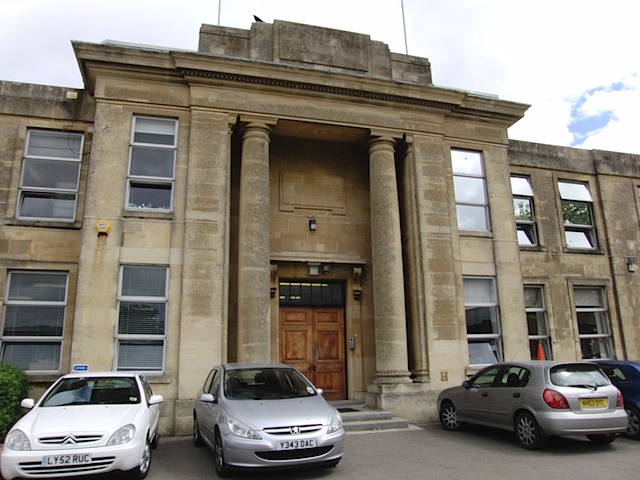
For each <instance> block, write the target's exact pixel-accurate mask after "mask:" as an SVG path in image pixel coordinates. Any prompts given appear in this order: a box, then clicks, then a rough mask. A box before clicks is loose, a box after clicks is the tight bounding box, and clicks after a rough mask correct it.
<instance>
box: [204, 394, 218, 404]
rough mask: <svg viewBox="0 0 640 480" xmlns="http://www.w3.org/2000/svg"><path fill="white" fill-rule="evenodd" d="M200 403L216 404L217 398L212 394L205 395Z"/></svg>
mask: <svg viewBox="0 0 640 480" xmlns="http://www.w3.org/2000/svg"><path fill="white" fill-rule="evenodd" d="M200 401H201V402H204V403H216V398H215V397H214V396H213V395H212V394H211V393H203V394H202V395H200Z"/></svg>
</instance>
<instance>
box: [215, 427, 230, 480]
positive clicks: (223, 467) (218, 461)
mask: <svg viewBox="0 0 640 480" xmlns="http://www.w3.org/2000/svg"><path fill="white" fill-rule="evenodd" d="M213 460H214V463H215V465H216V473H217V474H218V476H219V477H220V478H226V477H228V476H229V473H230V471H229V467H228V466H227V462H226V461H225V459H224V447H223V445H222V438H221V437H220V432H219V431H217V430H216V438H215V442H214V444H213Z"/></svg>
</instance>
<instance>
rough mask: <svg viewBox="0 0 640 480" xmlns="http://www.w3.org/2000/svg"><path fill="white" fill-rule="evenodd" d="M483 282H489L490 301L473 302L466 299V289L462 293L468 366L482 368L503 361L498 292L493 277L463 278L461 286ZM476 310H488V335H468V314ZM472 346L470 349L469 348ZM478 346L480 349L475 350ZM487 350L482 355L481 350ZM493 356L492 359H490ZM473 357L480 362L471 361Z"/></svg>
mask: <svg viewBox="0 0 640 480" xmlns="http://www.w3.org/2000/svg"><path fill="white" fill-rule="evenodd" d="M468 281H469V282H471V281H474V282H475V281H483V282H489V283H488V285H490V288H491V292H490V297H491V298H490V301H474V300H471V299H469V298H467V292H466V289H464V288H463V290H465V291H464V307H465V328H466V332H467V348H468V350H469V366H470V367H474V368H476V367H483V366H486V365H490V364H492V363H496V362H501V361H503V359H504V351H503V345H502V326H501V322H500V305H499V301H498V291H497V285H496V279H495V278H494V277H480V276H478V277H477V276H465V277H463V286H464V284H465V283H466V282H468ZM476 309H488V310H489V313H490V316H491V322H490V324H491V327H492V331H491V332H490V333H469V312H470V311H472V310H476ZM472 345H474V347H473V348H472V347H471V346H472ZM476 346H480V348H476ZM485 348H487V350H486V351H485V352H484V353H483V352H482V351H481V350H482V349H485ZM491 355H493V357H494V358H492V359H491V358H490V356H491ZM473 356H475V357H476V358H477V359H479V360H481V361H479V362H474V361H472V357H473Z"/></svg>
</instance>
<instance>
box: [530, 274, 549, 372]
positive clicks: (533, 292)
mask: <svg viewBox="0 0 640 480" xmlns="http://www.w3.org/2000/svg"><path fill="white" fill-rule="evenodd" d="M524 305H525V309H526V312H527V324H528V325H529V350H530V351H531V359H532V360H537V359H538V356H539V355H538V354H539V353H541V354H542V356H543V358H544V360H552V359H553V355H552V352H551V341H550V338H549V328H548V325H547V312H546V309H545V306H544V290H543V289H542V287H533V286H527V287H524ZM540 350H541V352H540Z"/></svg>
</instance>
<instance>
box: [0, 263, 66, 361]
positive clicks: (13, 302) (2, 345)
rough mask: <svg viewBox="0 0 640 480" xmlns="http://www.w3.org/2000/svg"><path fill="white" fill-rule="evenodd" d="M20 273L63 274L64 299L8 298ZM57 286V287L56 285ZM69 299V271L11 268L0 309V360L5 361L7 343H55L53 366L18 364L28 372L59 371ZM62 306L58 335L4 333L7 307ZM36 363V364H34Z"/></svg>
mask: <svg viewBox="0 0 640 480" xmlns="http://www.w3.org/2000/svg"><path fill="white" fill-rule="evenodd" d="M22 275H52V276H53V275H56V276H64V295H63V297H64V299H63V300H59V301H55V300H31V299H28V300H26V299H12V298H10V294H11V285H12V282H13V281H14V279H15V278H17V277H18V276H22ZM56 288H59V287H56ZM68 301H69V272H64V271H48V270H11V271H9V272H8V274H7V286H6V290H5V295H4V305H3V309H2V325H1V326H2V330H0V362H2V363H4V362H5V353H6V349H7V346H8V345H18V344H21V345H31V346H33V347H37V346H39V345H47V344H49V345H51V344H52V345H57V346H58V351H57V353H56V352H55V351H54V353H56V354H57V357H58V358H57V361H56V360H53V361H52V363H56V365H55V366H54V367H53V368H25V367H24V366H20V365H19V367H20V368H23V369H24V370H25V371H26V372H28V373H53V372H59V371H60V369H61V364H62V353H63V342H64V330H65V324H66V316H67V306H68ZM12 306H14V307H21V306H22V307H26V308H33V307H58V308H60V307H62V312H61V314H60V317H61V319H62V323H61V325H60V326H59V329H60V334H59V335H5V328H6V324H7V310H8V307H12ZM32 364H34V362H32V363H30V366H31V365H32ZM36 365H37V364H36Z"/></svg>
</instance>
